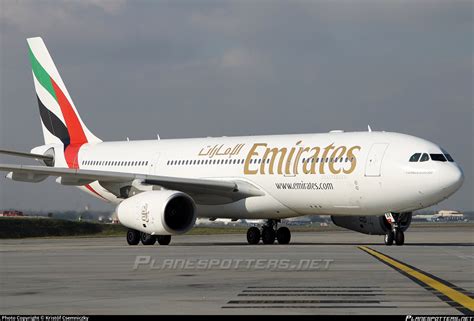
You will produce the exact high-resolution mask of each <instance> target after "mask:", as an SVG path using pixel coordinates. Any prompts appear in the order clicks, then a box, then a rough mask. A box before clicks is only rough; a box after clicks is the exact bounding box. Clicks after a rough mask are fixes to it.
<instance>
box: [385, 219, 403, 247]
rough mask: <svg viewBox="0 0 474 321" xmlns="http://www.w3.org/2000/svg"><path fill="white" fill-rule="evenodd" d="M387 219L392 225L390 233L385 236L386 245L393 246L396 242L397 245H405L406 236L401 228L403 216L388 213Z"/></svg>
mask: <svg viewBox="0 0 474 321" xmlns="http://www.w3.org/2000/svg"><path fill="white" fill-rule="evenodd" d="M385 219H386V220H387V222H388V223H390V227H391V229H390V231H388V232H387V234H385V237H384V243H385V245H388V246H390V245H392V244H393V242H395V244H396V245H403V244H404V243H405V234H404V233H403V230H402V229H401V228H400V219H401V215H400V214H398V213H387V214H385Z"/></svg>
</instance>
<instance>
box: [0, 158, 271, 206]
mask: <svg viewBox="0 0 474 321" xmlns="http://www.w3.org/2000/svg"><path fill="white" fill-rule="evenodd" d="M0 171H4V172H9V173H8V174H7V177H8V178H10V179H12V180H16V181H23V182H33V183H36V182H41V181H43V180H45V179H46V178H48V177H50V176H53V177H58V179H57V182H58V183H61V184H63V185H74V186H83V185H87V184H90V183H92V182H94V181H98V182H99V184H101V186H103V187H104V188H106V189H107V190H109V191H110V192H112V193H114V192H115V193H114V194H115V195H116V196H117V197H120V192H118V191H119V190H120V188H122V187H125V186H127V185H129V186H130V187H132V186H133V183H134V182H140V184H144V185H149V186H150V185H151V186H160V187H163V188H165V189H172V190H178V191H181V192H183V193H187V194H189V195H190V196H191V197H193V198H194V200H195V201H196V203H198V204H209V205H210V204H214V205H215V204H226V203H230V202H235V201H237V200H240V199H244V198H247V197H252V196H262V195H265V193H264V192H263V191H261V190H260V189H258V188H257V187H255V186H254V185H252V184H250V183H248V182H245V181H241V180H235V181H232V180H217V179H201V178H182V177H169V176H156V175H146V174H133V173H124V172H109V171H99V170H88V169H71V168H58V167H47V166H33V165H13V164H0Z"/></svg>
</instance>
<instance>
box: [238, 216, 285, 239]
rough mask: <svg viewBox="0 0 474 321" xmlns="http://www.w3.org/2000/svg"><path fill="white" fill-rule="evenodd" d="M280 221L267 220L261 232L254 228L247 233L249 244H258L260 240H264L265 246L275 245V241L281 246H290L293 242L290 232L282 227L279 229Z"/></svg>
mask: <svg viewBox="0 0 474 321" xmlns="http://www.w3.org/2000/svg"><path fill="white" fill-rule="evenodd" d="M279 222H280V220H273V219H272V220H267V222H266V223H265V225H263V226H262V229H261V231H260V230H259V229H258V228H257V227H255V226H252V227H251V228H249V229H248V231H247V242H248V243H249V244H258V242H260V239H262V242H263V244H273V243H275V239H276V240H277V241H278V243H279V244H288V243H290V240H291V232H290V230H289V229H288V228H287V227H285V226H282V227H280V228H278V223H279Z"/></svg>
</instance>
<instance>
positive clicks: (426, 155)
mask: <svg viewBox="0 0 474 321" xmlns="http://www.w3.org/2000/svg"><path fill="white" fill-rule="evenodd" d="M429 160H430V157H429V156H428V154H426V153H423V155H421V159H420V162H427V161H429Z"/></svg>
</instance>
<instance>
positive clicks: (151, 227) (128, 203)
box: [117, 190, 196, 235]
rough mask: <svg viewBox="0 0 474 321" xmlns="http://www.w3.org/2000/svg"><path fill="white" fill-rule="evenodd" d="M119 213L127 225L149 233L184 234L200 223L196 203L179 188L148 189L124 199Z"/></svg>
mask: <svg viewBox="0 0 474 321" xmlns="http://www.w3.org/2000/svg"><path fill="white" fill-rule="evenodd" d="M117 216H118V219H119V221H120V223H122V224H123V225H124V226H126V227H129V228H132V229H135V230H138V231H141V232H145V233H148V234H152V235H175V234H183V233H186V232H187V231H189V230H190V229H191V228H192V227H193V226H194V223H195V222H196V206H195V204H194V201H193V199H192V198H191V197H190V196H188V195H187V194H184V193H182V192H179V191H171V190H161V191H148V192H143V193H140V194H137V195H135V196H132V197H130V198H127V199H126V200H124V201H122V202H121V203H120V204H119V205H118V206H117Z"/></svg>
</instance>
